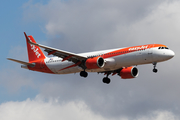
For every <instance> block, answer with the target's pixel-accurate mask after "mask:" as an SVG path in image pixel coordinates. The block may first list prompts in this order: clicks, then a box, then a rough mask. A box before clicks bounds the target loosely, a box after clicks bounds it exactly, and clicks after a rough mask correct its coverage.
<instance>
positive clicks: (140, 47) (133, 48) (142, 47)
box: [129, 45, 148, 51]
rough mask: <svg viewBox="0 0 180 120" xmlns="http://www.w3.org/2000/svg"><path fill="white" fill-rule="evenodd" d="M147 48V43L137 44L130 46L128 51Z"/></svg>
mask: <svg viewBox="0 0 180 120" xmlns="http://www.w3.org/2000/svg"><path fill="white" fill-rule="evenodd" d="M147 48H148V45H146V46H144V45H143V46H138V47H132V48H129V51H131V50H139V49H147Z"/></svg>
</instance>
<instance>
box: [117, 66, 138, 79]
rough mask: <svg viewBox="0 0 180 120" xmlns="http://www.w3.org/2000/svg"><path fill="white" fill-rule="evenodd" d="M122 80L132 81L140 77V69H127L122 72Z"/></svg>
mask: <svg viewBox="0 0 180 120" xmlns="http://www.w3.org/2000/svg"><path fill="white" fill-rule="evenodd" d="M119 75H120V76H121V78H122V79H130V78H135V77H137V76H138V69H137V68H136V67H126V68H123V69H122V70H121V71H120V74H119Z"/></svg>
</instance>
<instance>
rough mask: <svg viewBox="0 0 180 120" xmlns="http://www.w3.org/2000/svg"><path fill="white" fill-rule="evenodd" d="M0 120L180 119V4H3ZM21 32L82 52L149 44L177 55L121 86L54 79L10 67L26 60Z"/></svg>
mask: <svg viewBox="0 0 180 120" xmlns="http://www.w3.org/2000/svg"><path fill="white" fill-rule="evenodd" d="M0 15H1V19H0V21H1V22H0V36H1V44H0V50H1V67H0V96H1V97H0V119H1V120H12V119H14V120H24V119H26V120H32V119H34V120H49V119H54V120H57V119H58V120H59V119H60V120H61V119H62V120H64V119H65V120H72V119H74V120H79V119H86V120H92V119H97V120H179V119H180V115H179V113H180V92H179V91H180V88H179V86H180V81H179V68H180V65H179V61H180V56H179V44H180V41H179V38H180V34H179V33H180V1H179V0H151V1H144V0H111V1H109V0H16V1H8V0H6V1H3V2H2V1H1V2H0ZM23 32H26V33H27V34H28V35H33V37H34V38H35V40H36V42H38V43H40V44H44V45H47V46H50V47H53V48H58V49H61V50H65V51H69V52H73V53H82V52H88V51H96V50H104V49H112V48H121V47H128V46H136V45H143V44H150V43H157V44H165V45H167V46H168V47H169V48H170V49H172V50H173V51H174V52H175V57H174V58H173V59H171V60H169V61H166V62H162V63H158V64H157V69H158V73H153V72H152V69H153V65H152V64H149V65H141V66H137V68H138V70H139V76H138V77H137V78H135V79H131V80H123V79H121V78H120V77H119V76H110V78H111V83H110V84H109V85H107V84H104V83H103V82H102V78H103V77H104V75H103V74H99V75H98V74H97V73H89V76H88V77H87V78H85V79H84V78H81V77H80V76H79V74H69V75H51V74H45V73H38V72H33V71H29V70H26V69H22V68H21V67H20V66H21V65H20V64H18V63H14V62H12V61H8V60H7V59H6V58H14V59H19V60H22V61H27V60H28V58H27V57H28V56H27V51H26V49H27V48H26V43H25V37H24V35H23Z"/></svg>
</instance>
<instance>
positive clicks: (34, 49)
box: [24, 32, 46, 63]
mask: <svg viewBox="0 0 180 120" xmlns="http://www.w3.org/2000/svg"><path fill="white" fill-rule="evenodd" d="M24 35H25V37H26V43H27V52H28V58H29V62H30V63H31V62H33V61H38V60H42V59H45V58H46V57H45V55H44V53H43V52H42V50H41V49H40V48H39V47H38V46H35V45H31V44H30V43H29V41H31V42H33V43H36V41H35V40H34V38H33V37H32V36H31V35H30V36H27V35H26V33H25V32H24Z"/></svg>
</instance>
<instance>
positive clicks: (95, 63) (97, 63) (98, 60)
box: [85, 57, 105, 69]
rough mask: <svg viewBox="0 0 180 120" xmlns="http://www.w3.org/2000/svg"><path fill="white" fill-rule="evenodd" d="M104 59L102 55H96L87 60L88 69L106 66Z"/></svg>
mask: <svg viewBox="0 0 180 120" xmlns="http://www.w3.org/2000/svg"><path fill="white" fill-rule="evenodd" d="M104 64H105V62H104V59H103V58H102V57H94V58H89V59H87V60H86V63H85V65H86V67H87V69H98V68H102V67H104Z"/></svg>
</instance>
